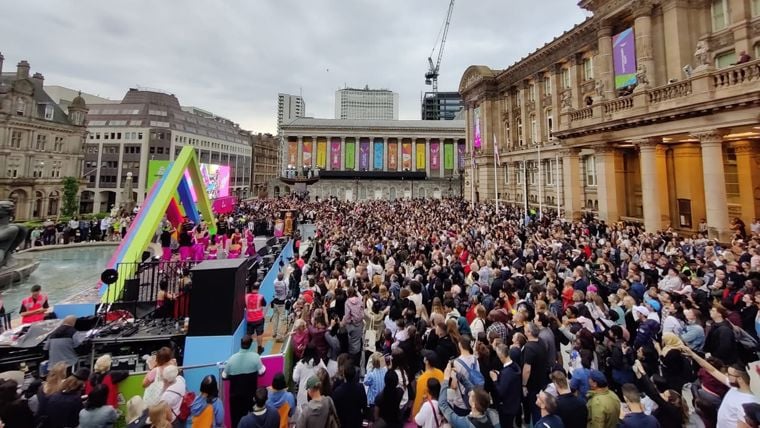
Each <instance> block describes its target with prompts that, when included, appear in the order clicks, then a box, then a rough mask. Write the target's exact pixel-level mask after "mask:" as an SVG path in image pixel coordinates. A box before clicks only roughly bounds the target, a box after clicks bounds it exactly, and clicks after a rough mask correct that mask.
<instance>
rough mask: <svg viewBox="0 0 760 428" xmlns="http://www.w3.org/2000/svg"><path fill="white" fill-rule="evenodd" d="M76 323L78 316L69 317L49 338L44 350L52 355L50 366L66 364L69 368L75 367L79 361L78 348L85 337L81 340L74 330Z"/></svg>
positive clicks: (49, 361)
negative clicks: (60, 363)
mask: <svg viewBox="0 0 760 428" xmlns="http://www.w3.org/2000/svg"><path fill="white" fill-rule="evenodd" d="M76 321H77V317H76V316H74V315H69V316H67V317H66V318H64V319H63V321H62V322H61V325H59V326H58V327H56V329H55V330H53V332H52V333H50V336H48V338H47V340H46V341H45V345H44V349H45V350H46V351H48V353H49V354H50V358H49V359H48V364H50V365H56V364H58V363H59V362H64V363H66V364H67V365H68V366H69V367H73V366H74V364H76V362H77V361H78V360H79V354H77V351H76V348H77V347H78V346H79V345H81V344H82V340H83V337H82V338H80V337H79V335H77V334H76V333H77V331H76V329H75V328H74V324H75V323H76Z"/></svg>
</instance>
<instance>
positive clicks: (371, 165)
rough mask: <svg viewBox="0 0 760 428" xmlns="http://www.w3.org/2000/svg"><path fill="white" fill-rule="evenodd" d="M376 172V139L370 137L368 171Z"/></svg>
mask: <svg viewBox="0 0 760 428" xmlns="http://www.w3.org/2000/svg"><path fill="white" fill-rule="evenodd" d="M374 170H375V137H369V165H368V166H367V171H374Z"/></svg>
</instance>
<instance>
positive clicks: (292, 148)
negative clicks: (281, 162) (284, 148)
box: [288, 141, 298, 168]
mask: <svg viewBox="0 0 760 428" xmlns="http://www.w3.org/2000/svg"><path fill="white" fill-rule="evenodd" d="M297 165H298V141H288V166H291V167H293V168H295V167H296V166H297Z"/></svg>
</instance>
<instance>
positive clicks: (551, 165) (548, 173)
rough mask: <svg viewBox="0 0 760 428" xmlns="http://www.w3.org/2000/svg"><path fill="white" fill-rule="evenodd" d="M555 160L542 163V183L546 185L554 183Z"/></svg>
mask: <svg viewBox="0 0 760 428" xmlns="http://www.w3.org/2000/svg"><path fill="white" fill-rule="evenodd" d="M556 164H557V163H556V162H555V161H553V160H550V161H548V162H545V163H544V184H546V185H547V186H549V185H553V184H554V172H555V171H556Z"/></svg>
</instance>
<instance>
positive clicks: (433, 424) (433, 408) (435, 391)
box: [414, 378, 445, 428]
mask: <svg viewBox="0 0 760 428" xmlns="http://www.w3.org/2000/svg"><path fill="white" fill-rule="evenodd" d="M427 391H428V393H427V394H426V395H425V401H424V402H423V403H422V407H420V411H419V412H417V414H416V415H414V423H416V424H417V425H419V426H420V427H422V428H440V427H441V426H442V425H443V423H444V421H445V419H443V414H441V410H440V409H439V408H438V396H439V395H440V394H441V384H440V382H438V379H435V378H430V379H428V381H427Z"/></svg>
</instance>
